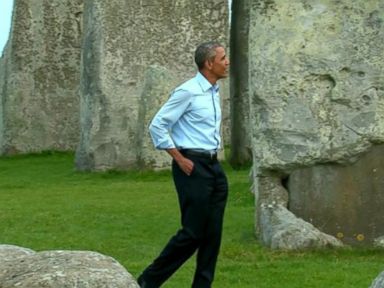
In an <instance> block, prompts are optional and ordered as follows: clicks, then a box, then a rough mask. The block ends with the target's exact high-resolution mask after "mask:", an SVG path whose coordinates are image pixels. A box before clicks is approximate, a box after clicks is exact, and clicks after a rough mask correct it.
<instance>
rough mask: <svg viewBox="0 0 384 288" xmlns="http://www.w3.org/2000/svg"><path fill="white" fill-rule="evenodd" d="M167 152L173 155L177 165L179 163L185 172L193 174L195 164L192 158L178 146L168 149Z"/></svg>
mask: <svg viewBox="0 0 384 288" xmlns="http://www.w3.org/2000/svg"><path fill="white" fill-rule="evenodd" d="M167 152H168V154H169V155H171V156H172V158H173V159H174V160H175V161H176V163H177V165H179V167H180V169H181V170H183V171H184V173H185V174H187V175H188V176H190V175H191V174H192V171H193V167H194V164H193V162H192V161H191V160H189V159H188V158H186V157H184V156H183V155H182V154H181V153H180V152H179V150H177V149H176V148H172V149H167Z"/></svg>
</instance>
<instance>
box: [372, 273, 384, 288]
mask: <svg viewBox="0 0 384 288" xmlns="http://www.w3.org/2000/svg"><path fill="white" fill-rule="evenodd" d="M370 288H384V272H381V273H380V275H379V276H377V277H376V279H375V280H374V281H373V283H372V285H371V286H370Z"/></svg>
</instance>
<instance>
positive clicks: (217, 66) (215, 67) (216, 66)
mask: <svg viewBox="0 0 384 288" xmlns="http://www.w3.org/2000/svg"><path fill="white" fill-rule="evenodd" d="M210 64H211V69H210V70H211V73H212V74H213V75H214V76H216V78H217V79H222V78H226V77H228V70H229V59H228V58H227V55H226V54H225V49H224V48H223V47H217V48H216V56H215V58H214V59H213V61H210Z"/></svg>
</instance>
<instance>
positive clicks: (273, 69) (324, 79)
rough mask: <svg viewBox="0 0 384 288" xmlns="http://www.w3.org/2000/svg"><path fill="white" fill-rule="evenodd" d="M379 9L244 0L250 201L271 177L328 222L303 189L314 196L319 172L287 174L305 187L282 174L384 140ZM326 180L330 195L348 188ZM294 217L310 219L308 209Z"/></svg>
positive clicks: (340, 158) (347, 157)
mask: <svg viewBox="0 0 384 288" xmlns="http://www.w3.org/2000/svg"><path fill="white" fill-rule="evenodd" d="M383 15H384V6H383V5H381V4H380V3H379V1H365V0H357V1H348V0H341V1H324V0H315V1H313V0H311V1H308V0H292V1H285V0H276V1H251V4H250V16H249V17H250V26H249V48H248V49H249V73H250V75H249V79H248V80H249V89H250V90H249V97H250V99H249V103H250V109H251V114H250V115H251V117H250V122H251V124H250V127H251V128H250V129H251V134H252V152H253V153H252V154H253V175H254V176H253V181H254V186H253V187H254V189H253V190H254V192H255V194H256V196H257V199H258V202H257V210H260V209H261V207H262V205H264V204H265V203H270V201H271V199H270V198H269V196H266V195H268V191H263V189H268V187H270V186H271V185H272V186H273V185H274V183H279V184H278V185H279V186H280V188H281V189H283V190H285V192H286V193H287V198H288V199H298V201H303V203H306V204H305V205H308V207H307V209H308V210H311V211H317V213H320V214H321V213H325V214H324V215H323V216H324V217H323V218H324V219H325V218H326V217H327V216H330V218H327V219H328V222H327V223H328V224H331V223H334V222H335V221H334V220H335V219H333V218H332V217H331V216H332V215H329V214H326V213H327V212H326V211H327V210H324V209H322V208H321V207H323V206H322V205H319V203H318V201H307V199H308V198H306V197H312V199H313V197H314V196H315V195H313V194H311V193H314V191H315V189H312V188H315V187H317V185H318V184H317V182H315V181H314V179H321V181H326V180H325V179H326V178H325V177H320V178H316V177H306V176H304V175H305V174H301V175H299V174H298V176H297V177H296V179H297V180H295V181H299V182H301V183H307V184H305V185H304V186H307V187H309V188H308V190H306V191H305V192H304V191H302V190H301V189H302V188H301V187H303V185H292V183H291V185H290V180H292V179H293V178H292V179H290V175H291V173H292V172H293V171H297V170H300V169H301V168H303V167H317V166H321V165H322V164H323V163H333V164H338V165H347V166H348V165H351V164H352V163H354V162H355V161H357V160H358V159H359V158H360V156H361V155H363V154H365V153H366V152H368V151H369V150H370V149H371V147H372V146H373V145H376V144H380V143H384V118H383V116H382V115H384V105H383V104H384V102H383V101H384V86H383V83H384V81H383V80H384V79H383V75H384V71H383V70H384V68H383V65H382V63H383V61H384V54H383V51H384V42H383V41H382V38H383V36H384V30H383V25H384V24H383V23H384V21H383V20H384V18H383ZM356 167H359V168H358V169H361V167H360V166H356ZM371 168H372V167H371V166H369V167H365V168H364V169H363V170H362V171H361V170H356V171H355V174H354V175H357V174H358V173H360V175H361V176H360V177H365V176H364V175H372V171H371V173H370V170H369V169H371ZM350 169H354V168H353V167H350ZM380 171H382V169H380ZM269 175H274V176H273V177H268V176H269ZM323 176H324V175H323ZM263 177H266V178H265V179H264V181H272V182H271V183H270V185H268V184H265V183H264V184H263V185H260V182H261V181H262V180H261V178H263ZM338 177H340V178H338V179H337V178H336V179H335V180H334V181H333V183H335V184H336V185H337V183H340V182H345V181H346V179H345V178H344V177H349V176H348V175H347V174H339V176H338ZM378 177H379V178H381V179H382V177H383V175H380V176H378ZM330 186H331V184H330V183H329V185H324V187H327V189H331V190H329V192H328V193H330V194H332V191H334V192H335V193H343V195H347V194H348V191H349V187H348V186H347V185H344V186H343V187H339V188H341V190H337V189H334V188H335V187H333V188H332V187H330ZM295 187H297V189H296V188H295ZM364 189H365V190H364V191H361V193H362V194H364V193H366V194H367V195H368V194H369V195H371V196H372V197H371V196H370V197H371V200H370V201H381V202H380V203H381V204H378V205H381V206H382V205H383V204H384V203H382V201H383V198H382V197H375V196H374V195H377V193H376V192H377V191H378V190H375V189H372V187H370V186H369V185H366V186H365V187H364ZM368 190H369V191H368ZM375 191H376V192H375ZM320 194H321V193H320ZM304 195H305V196H304ZM341 195H342V194H339V196H341ZM348 195H349V196H348V202H351V203H354V204H351V205H352V206H353V205H357V206H358V205H361V204H362V203H361V202H359V201H360V200H359V199H360V198H359V196H358V194H354V195H350V194H348ZM333 199H335V201H338V202H337V203H336V202H335V203H331V206H333V207H340V208H341V209H343V208H344V206H343V203H342V202H340V201H342V199H345V198H343V197H335V198H333ZM317 200H318V199H317ZM328 200H329V199H328ZM272 201H273V199H272ZM305 201H306V202H305ZM329 201H331V200H329ZM290 204H291V203H290V202H289V201H287V202H286V203H285V206H284V207H285V208H286V209H289V208H290V207H291V205H290ZM328 204H329V203H328ZM296 205H297V203H296ZM359 207H360V208H361V209H363V206H359ZM360 208H359V209H360ZM376 212H377V213H380V212H379V210H377V211H376ZM372 213H374V211H372ZM278 214H281V213H278ZM257 216H258V217H262V216H263V214H262V213H259V214H257ZM296 216H297V215H296ZM302 217H303V219H304V220H305V221H307V222H312V221H310V220H311V217H312V216H311V215H308V214H306V215H302ZM343 217H344V221H345V222H344V223H339V224H340V225H341V227H340V229H339V231H340V232H343V231H346V229H344V227H343V225H344V224H345V223H346V222H348V221H353V219H357V218H352V217H348V215H345V216H343ZM259 220H260V219H259ZM261 220H262V219H261ZM257 222H258V223H259V224H260V225H259V226H258V231H259V232H261V233H262V230H263V229H269V227H265V226H263V225H262V223H263V221H257ZM266 223H268V222H266ZM312 223H315V222H312ZM355 224H356V223H351V225H352V226H353V225H355ZM366 224H367V223H366ZM381 225H382V224H381ZM292 227H293V228H292V229H294V226H292ZM316 228H317V229H323V228H324V227H323V226H320V225H319V226H316ZM327 231H329V230H327ZM322 232H325V231H323V230H322ZM356 232H357V234H358V233H360V232H358V231H356ZM318 235H321V234H318ZM339 235H341V234H339ZM332 236H337V235H335V234H333V235H332ZM341 238H342V237H341ZM360 238H361V237H360ZM319 241H320V239H319ZM332 241H333V240H332ZM266 243H271V241H266Z"/></svg>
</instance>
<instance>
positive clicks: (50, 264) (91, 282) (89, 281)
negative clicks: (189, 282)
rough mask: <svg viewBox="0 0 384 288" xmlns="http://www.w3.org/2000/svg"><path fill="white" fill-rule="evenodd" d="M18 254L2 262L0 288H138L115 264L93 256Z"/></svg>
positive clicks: (0, 249)
mask: <svg viewBox="0 0 384 288" xmlns="http://www.w3.org/2000/svg"><path fill="white" fill-rule="evenodd" d="M3 250H4V249H2V245H0V256H1V255H3V253H2V251H3ZM8 250H9V249H8ZM20 251H23V249H22V248H20V249H19V250H18V249H14V255H15V257H14V259H11V258H10V257H8V258H6V259H5V260H3V258H2V261H1V262H0V287H2V288H13V287H20V288H41V287H47V288H64V287H79V288H90V287H92V288H98V287H99V288H101V287H110V288H138V287H139V285H138V284H137V283H136V281H135V280H134V278H133V277H132V276H131V275H130V274H129V273H128V272H127V271H126V270H125V268H124V267H123V266H121V265H120V264H119V263H118V262H117V261H116V260H114V259H113V258H111V257H108V256H104V255H102V254H99V253H96V252H89V251H43V252H37V253H26V254H25V255H24V256H20ZM8 252H9V251H8ZM7 255H10V254H9V253H8V254H7Z"/></svg>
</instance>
